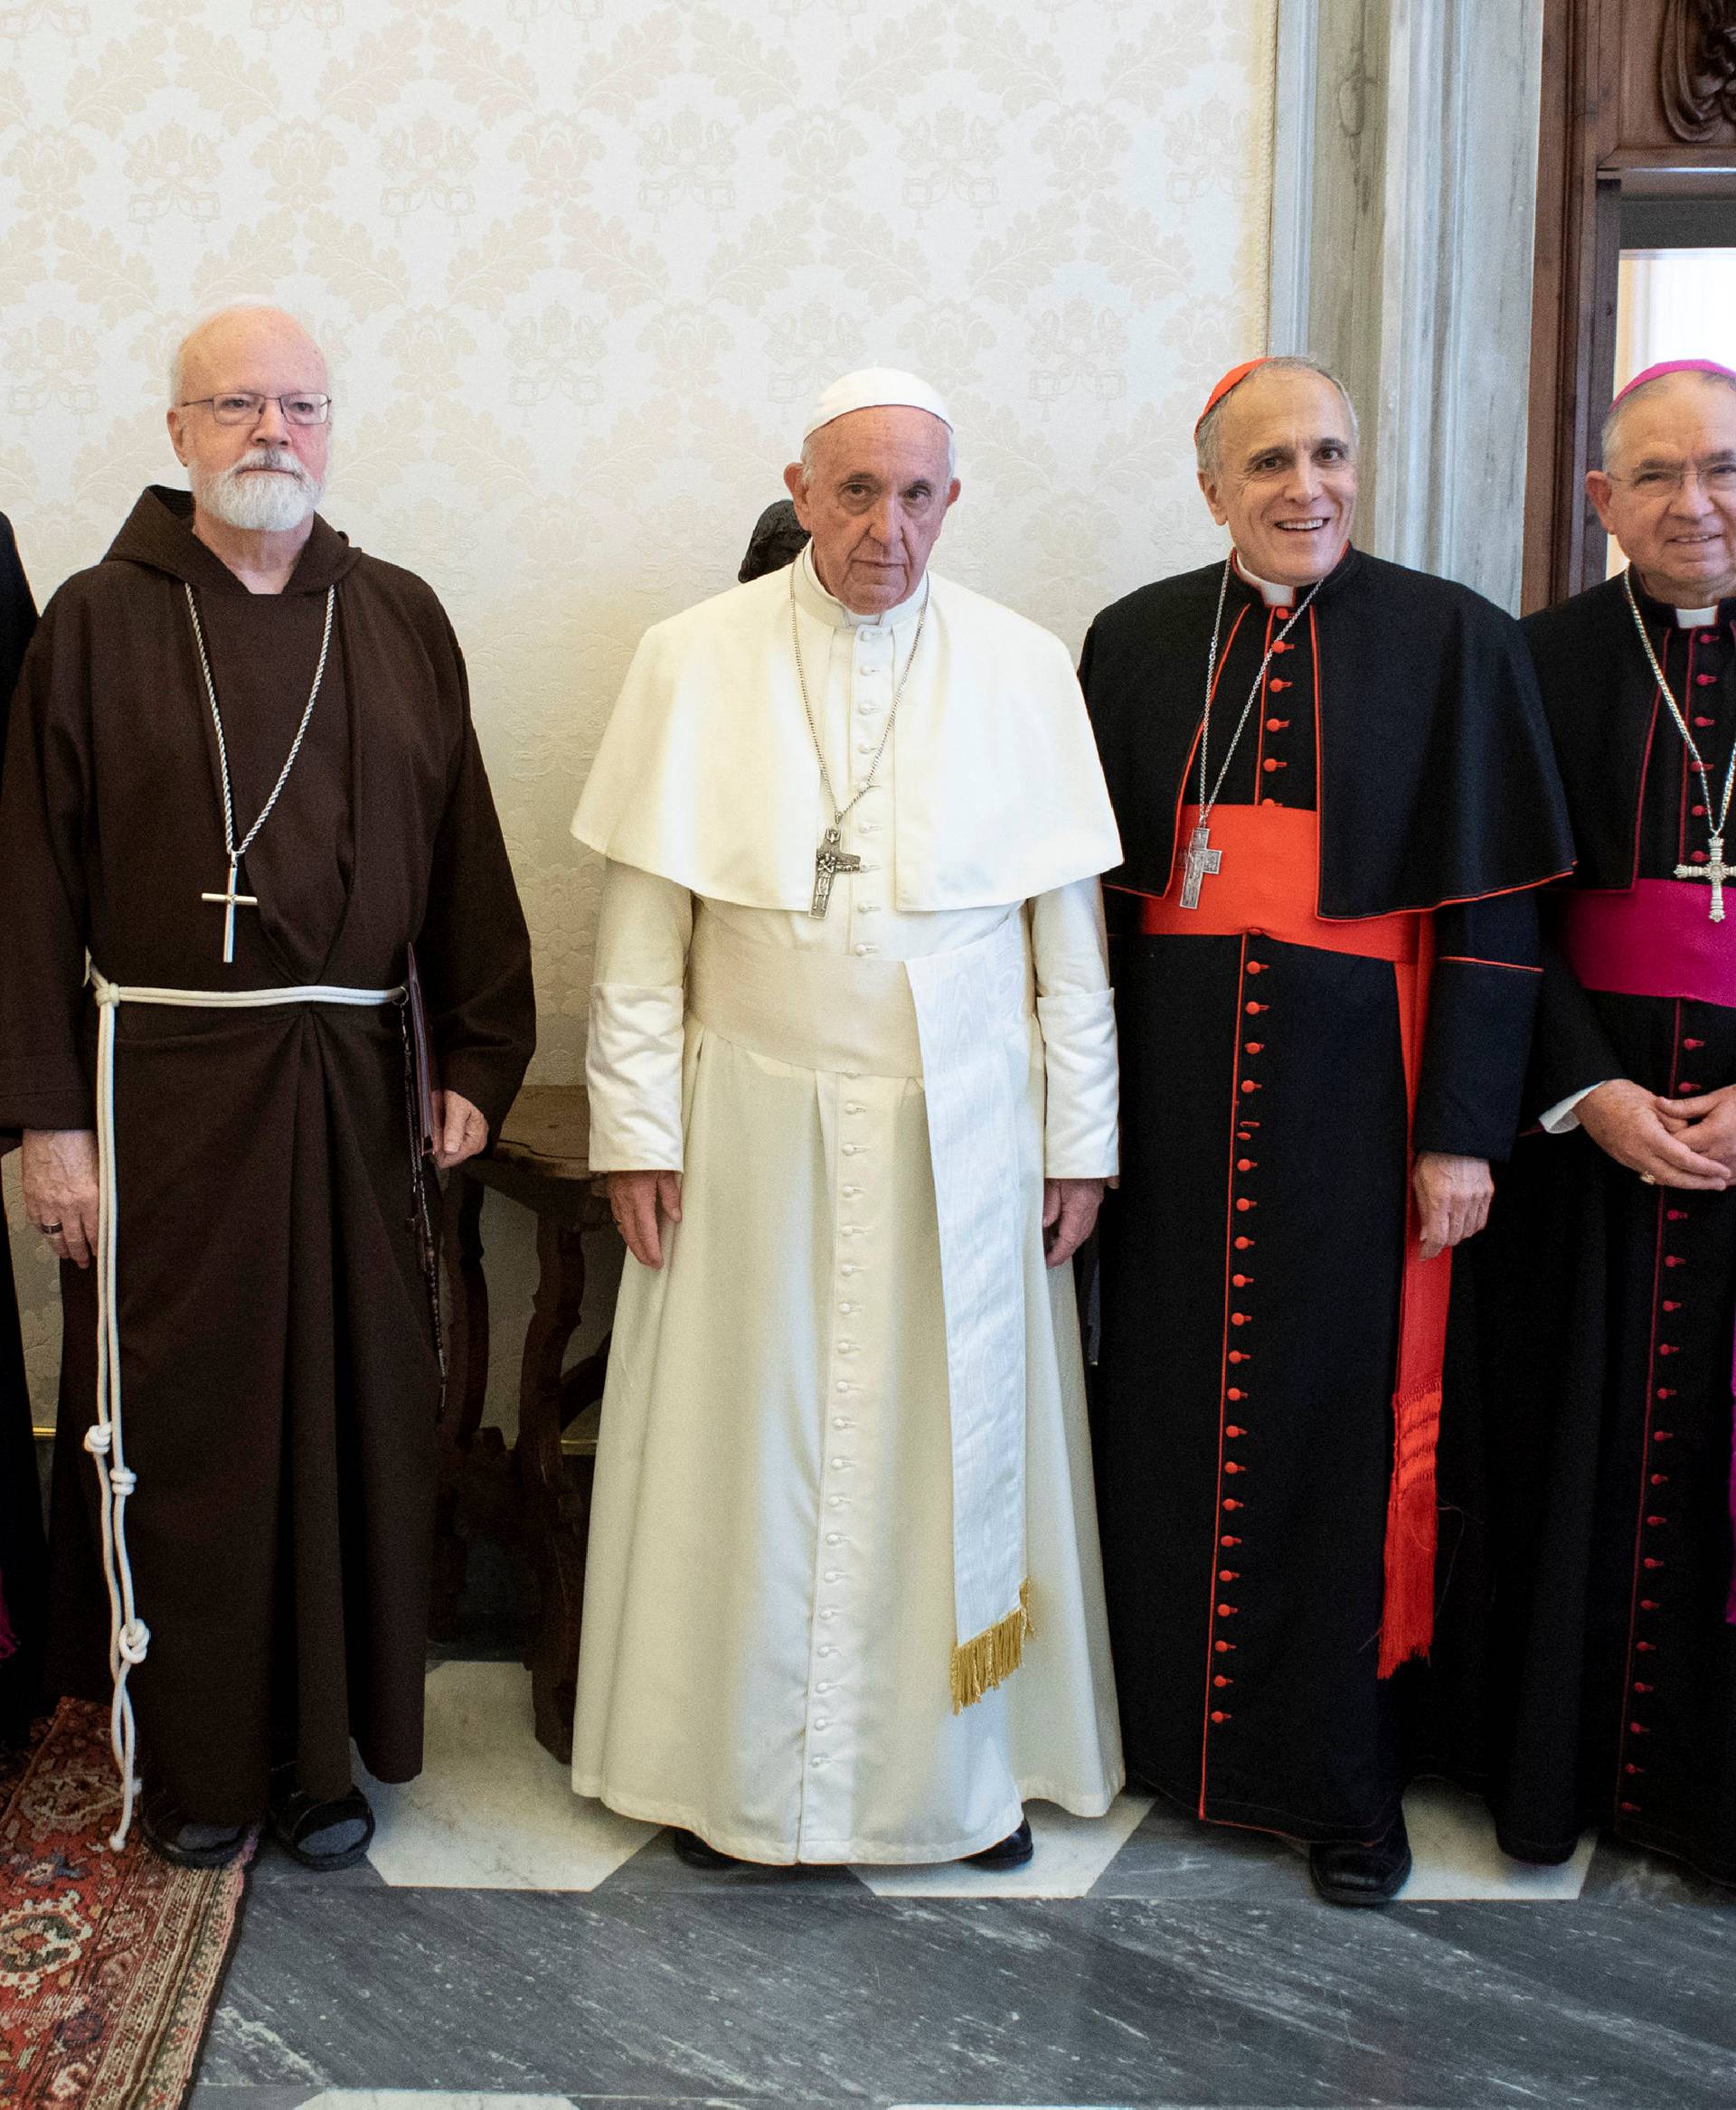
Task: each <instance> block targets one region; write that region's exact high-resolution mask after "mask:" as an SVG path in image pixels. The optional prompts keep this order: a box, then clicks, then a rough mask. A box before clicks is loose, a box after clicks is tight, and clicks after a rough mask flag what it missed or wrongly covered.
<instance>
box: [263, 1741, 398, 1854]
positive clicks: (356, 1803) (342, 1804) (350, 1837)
mask: <svg viewBox="0 0 1736 2110" xmlns="http://www.w3.org/2000/svg"><path fill="white" fill-rule="evenodd" d="M270 1817H271V1835H272V1837H273V1838H274V1839H275V1840H276V1841H277V1842H278V1845H279V1846H280V1847H282V1849H283V1851H285V1852H286V1853H287V1854H288V1856H289V1858H290V1860H296V1861H299V1862H300V1863H301V1865H302V1867H303V1868H305V1869H314V1870H317V1871H318V1872H319V1873H320V1874H322V1875H325V1874H330V1873H332V1872H333V1871H335V1870H338V1869H353V1868H354V1866H355V1865H356V1863H357V1862H358V1861H360V1860H364V1859H365V1858H366V1855H367V1851H368V1849H369V1847H370V1846H372V1845H373V1810H372V1809H371V1808H370V1807H369V1806H368V1798H367V1797H366V1795H364V1794H363V1793H362V1791H361V1789H360V1788H359V1787H352V1788H351V1789H350V1790H349V1792H348V1794H341V1795H335V1796H334V1797H333V1798H332V1799H331V1800H330V1801H329V1802H320V1801H318V1800H317V1799H316V1797H315V1796H313V1795H310V1794H308V1793H307V1790H306V1789H305V1788H299V1787H297V1786H296V1785H295V1767H294V1765H293V1764H291V1765H288V1766H273V1768H272V1770H271V1791H270Z"/></svg>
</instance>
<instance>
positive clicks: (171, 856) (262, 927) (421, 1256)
mask: <svg viewBox="0 0 1736 2110" xmlns="http://www.w3.org/2000/svg"><path fill="white" fill-rule="evenodd" d="M177 380H178V381H179V384H180V385H179V386H178V387H177V389H176V391H175V399H176V400H175V409H174V410H172V412H171V419H170V427H171V432H172V434H173V435H174V437H175V442H176V447H177V451H178V452H179V454H180V455H181V457H182V459H183V460H184V462H185V463H186V464H187V466H188V469H189V472H190V476H191V479H192V483H193V494H192V495H191V497H189V496H188V495H186V494H184V493H177V492H175V491H169V490H163V489H152V490H148V491H146V493H145V494H144V495H143V496H142V497H141V498H140V499H139V501H138V504H137V506H136V507H135V508H134V511H133V513H132V516H131V518H130V519H129V520H128V521H127V523H126V525H125V526H124V527H123V528H122V530H121V532H120V533H119V535H118V537H117V538H116V541H115V542H114V545H113V547H112V548H111V549H110V551H109V554H108V556H107V558H106V559H105V560H103V562H101V563H100V564H99V565H97V566H95V567H94V568H93V569H92V570H89V571H84V572H80V573H79V574H78V575H77V576H76V577H74V578H73V579H70V580H69V581H68V582H67V583H66V584H65V585H64V586H63V587H62V588H61V590H60V591H59V592H58V593H57V594H56V595H55V596H54V597H53V598H52V601H51V602H50V603H49V606H48V608H47V609H46V611H45V612H44V615H43V617H42V624H41V626H40V627H39V629H38V631H37V633H36V636H35V639H34V641H33V644H32V646H31V649H30V652H29V655H27V658H26V661H25V664H24V676H23V679H22V681H21V683H20V685H19V690H18V695H17V700H16V703H15V705H14V713H13V725H12V733H11V740H10V747H9V752H8V756H7V760H6V769H5V803H4V811H0V842H4V843H5V857H4V859H3V860H0V928H4V929H5V932H6V934H7V936H6V944H5V950H4V952H0V1126H9V1127H13V1128H22V1129H23V1130H24V1151H25V1163H24V1198H25V1205H26V1208H27V1210H29V1211H30V1214H31V1216H32V1220H33V1221H35V1222H37V1223H38V1224H39V1225H40V1226H41V1227H42V1229H45V1230H52V1236H53V1239H54V1243H55V1249H56V1250H57V1251H58V1252H59V1253H60V1254H61V1257H62V1258H63V1261H64V1263H65V1264H64V1265H63V1267H62V1269H61V1286H62V1295H63V1299H64V1308H65V1320H66V1326H65V1352H64V1358H63V1362H62V1368H61V1394H60V1411H59V1418H58V1426H57V1436H56V1457H55V1475H54V1494H53V1511H54V1514H53V1532H52V1553H53V1573H52V1620H51V1636H50V1652H51V1672H52V1674H53V1675H54V1676H55V1677H56V1678H57V1680H58V1681H59V1683H60V1686H61V1690H62V1691H72V1692H79V1693H82V1694H85V1695H86V1696H88V1697H91V1698H99V1697H106V1696H107V1694H108V1691H109V1683H110V1666H111V1662H112V1661H113V1658H112V1657H111V1653H110V1652H111V1650H113V1649H115V1647H116V1630H115V1623H114V1622H113V1620H112V1618H111V1614H110V1609H109V1602H108V1599H107V1596H106V1593H105V1589H104V1578H103V1572H102V1566H101V1559H100V1539H101V1531H100V1528H99V1527H100V1515H99V1511H100V1508H101V1506H102V1502H109V1516H110V1518H111V1520H112V1517H113V1514H114V1509H115V1506H117V1505H119V1504H124V1507H125V1523H126V1532H127V1549H128V1550H129V1551H130V1575H131V1592H130V1596H123V1600H122V1612H123V1615H124V1621H123V1623H122V1624H121V1626H120V1632H119V1644H120V1648H119V1653H120V1662H121V1666H122V1669H123V1670H124V1672H125V1673H126V1675H125V1689H126V1691H127V1692H128V1693H129V1694H130V1697H131V1699H132V1701H133V1703H134V1704H135V1706H136V1709H137V1729H138V1767H137V1770H138V1774H139V1776H140V1777H142V1779H143V1782H144V1785H145V1804H144V1815H145V1828H146V1834H147V1836H148V1837H149V1838H150V1840H151V1842H152V1843H153V1844H154V1845H156V1846H157V1847H158V1848H159V1850H161V1851H165V1852H167V1853H168V1854H169V1856H170V1858H172V1859H181V1860H188V1859H191V1860H195V1861H196V1862H200V1863H201V1864H203V1863H204V1862H206V1861H211V1860H222V1858H225V1857H226V1856H229V1855H232V1854H233V1853H234V1852H235V1851H238V1850H239V1846H240V1844H241V1839H242V1837H243V1836H244V1833H245V1829H246V1827H247V1826H248V1825H249V1824H250V1823H252V1822H254V1821H255V1820H256V1819H257V1818H258V1817H259V1815H260V1814H261V1813H262V1812H263V1811H264V1809H265V1808H266V1806H267V1803H268V1776H270V1777H269V1803H270V1806H271V1809H272V1813H273V1818H274V1823H275V1824H276V1828H277V1830H278V1835H279V1837H280V1838H281V1839H282V1840H283V1841H284V1842H285V1843H286V1845H288V1847H289V1848H290V1849H291V1850H292V1851H296V1852H297V1853H299V1854H300V1855H301V1856H302V1857H303V1858H304V1859H311V1860H313V1861H314V1863H315V1864H316V1865H319V1866H331V1865H336V1864H337V1863H339V1862H341V1861H342V1860H345V1859H349V1858H354V1855H355V1854H357V1853H359V1852H360V1851H362V1850H363V1847H364V1846H365V1842H366V1835H367V1832H368V1831H369V1830H370V1829H371V1821H370V1819H369V1817H368V1813H367V1811H366V1807H365V1804H363V1803H362V1801H361V1798H360V1796H359V1795H358V1794H354V1792H353V1790H352V1786H351V1777H350V1744H351V1738H354V1741H355V1744H356V1746H357V1747H358V1748H359V1750H360V1752H361V1755H362V1758H363V1763H364V1764H365V1765H366V1766H367V1767H368V1769H369V1770H370V1771H371V1772H372V1773H373V1775H374V1776H376V1777H377V1778H379V1779H382V1780H391V1781H401V1780H405V1779H408V1778H410V1777H411V1776H413V1775H414V1774H415V1773H416V1772H417V1771H418V1769H419V1768H420V1764H421V1726H422V1683H423V1661H424V1648H425V1643H426V1635H427V1599H428V1588H429V1559H430V1553H431V1543H432V1533H433V1504H434V1482H435V1471H436V1455H435V1418H436V1415H437V1412H438V1408H439V1393H440V1370H439V1360H438V1352H437V1341H436V1333H435V1326H434V1320H433V1314H432V1313H431V1310H430V1299H429V1295H428V1294H427V1284H426V1282H425V1279H424V1263H425V1249H424V1246H423V1241H422V1237H421V1232H422V1223H421V1217H422V1213H423V1211H422V1207H421V1200H422V1199H425V1197H422V1198H420V1199H419V1192H418V1182H417V1176H416V1174H417V1162H418V1161H417V1155H416V1151H415V1142H414V1137H413V1135H412V1128H413V1121H412V1116H411V1109H410V1104H409V1095H408V1093H407V1071H408V1069H409V1064H408V1062H407V1041H406V1035H405V1033H404V1031H403V1030H402V1028H403V1016H404V1007H403V1004H402V1003H401V994H402V991H403V987H404V984H405V981H406V972H407V950H408V948H409V947H410V946H411V945H412V944H413V946H414V947H415V950H416V956H417V962H418V965H419V966H420V977H421V984H422V987H423V990H424V991H425V994H426V999H427V1013H428V1021H429V1035H430V1038H431V1040H432V1042H433V1047H434V1051H435V1053H436V1055H437V1057H438V1060H439V1068H440V1073H441V1079H442V1082H443V1086H444V1102H443V1107H442V1108H441V1110H440V1115H439V1124H438V1137H437V1141H438V1144H439V1162H441V1163H456V1162H458V1159H459V1158H461V1157H463V1156H466V1155H467V1154H470V1153H471V1152H472V1151H473V1150H474V1149H475V1148H476V1147H478V1146H479V1144H480V1143H481V1141H482V1140H483V1137H484V1135H486V1134H488V1133H491V1132H494V1131H495V1130H497V1129H498V1126H499V1124H500V1121H501V1119H502V1117H503V1116H504V1115H505V1112H506V1110H507V1108H508V1107H509V1106H510V1105H511V1102H512V1099H513V1097H514V1093H515V1091H516V1090H517V1088H518V1084H519V1080H520V1079H521V1078H522V1076H523V1074H524V1067H525V1064H526V1061H527V1060H528V1059H529V1056H530V1052H531V1048H532V1044H533V1037H534V1009H533V996H532V986H531V970H530V952H529V944H528V939H527V937H526V932H525V928H524V918H523V916H522V914H521V912H520V909H519V904H518V898H517V894H516V891H515V890H514V884H513V877H512V872H511V870H510V868H509V866H508V863H507V859H506V852H505V845H504V843H503V842H502V838H501V832H500V827H499V824H498V822H497V820H496V818H495V807H494V802H493V799H492V797H491V796H490V793H489V787H488V780H487V777H486V773H485V770H484V768H483V763H482V758H481V755H480V753H479V752H478V749H477V745H476V733H475V730H474V729H473V727H472V724H471V720H470V708H469V699H468V695H467V687H466V681H465V669H464V661H463V658H462V656H461V655H460V654H459V651H458V643H457V640H456V639H455V638H454V636H453V634H452V629H451V626H450V625H449V624H448V621H447V618H446V616H445V614H444V613H443V611H442V609H441V608H440V605H439V601H438V600H437V599H436V598H435V597H434V595H433V593H432V592H431V591H430V590H429V588H428V587H427V586H426V585H425V584H424V583H423V582H422V581H421V580H420V579H417V578H415V577H414V576H413V575H412V574H410V572H407V571H402V570H399V569H397V567H395V566H393V565H391V564H387V563H383V562H382V561H381V560H379V559H378V558H375V557H371V556H367V555H364V554H363V552H362V551H359V550H357V549H356V548H354V545H352V544H351V543H350V542H347V541H346V540H345V539H344V536H343V535H341V534H339V533H338V532H336V531H335V529H333V528H332V527H330V526H329V525H327V523H325V520H324V519H323V518H322V517H321V516H320V515H319V514H318V513H316V512H315V511H314V510H313V508H314V505H315V504H316V500H317V497H318V495H319V491H320V488H321V485H322V483H323V474H324V468H325V441H324V435H325V430H326V421H327V419H328V418H329V411H330V400H329V398H328V397H327V396H326V395H325V370H324V363H323V361H322V360H321V359H320V356H319V353H318V351H317V348H316V346H314V345H313V344H311V343H310V342H309V341H308V339H307V337H306V335H305V334H304V333H302V332H301V331H300V330H299V328H298V327H297V325H294V324H293V323H292V322H291V321H290V319H289V318H288V317H287V316H280V315H278V314H276V313H275V312H274V311H272V310H269V309H241V310H233V311H230V312H229V313H227V314H225V315H223V316H219V317H217V318H215V319H214V320H213V321H212V322H211V323H209V324H207V325H205V326H204V327H203V329H202V330H201V331H199V332H197V333H195V334H194V336H193V338H191V339H190V340H189V341H188V343H187V344H186V345H185V346H184V348H183V352H182V354H181V357H180V359H179V361H178V362H177ZM323 641H324V642H323ZM322 652H323V653H324V659H323V672H322V671H321V669H322ZM206 664H208V667H209V676H210V684H209V686H208V685H207V680H206ZM213 693H214V696H215V699H216V706H215V707H213V703H212V695H213ZM310 697H311V699H312V701H311V703H310V702H309V699H310ZM220 720H221V724H222V735H220V733H219V730H218V728H219V722H220ZM297 742H298V743H299V744H297ZM292 757H293V759H291V758H292ZM226 782H227V783H228V784H229V786H230V796H229V797H228V800H227V803H228V804H229V805H231V807H232V840H233V841H234V842H235V843H237V844H239V843H241V841H242V840H243V839H244V838H245V837H246V836H248V835H249V834H253V841H252V843H251V846H250V848H249V849H248V851H247V852H246V854H245V856H244V857H243V858H242V859H241V863H240V866H239V870H236V869H234V868H232V867H231V865H230V861H229V852H228V851H227V850H226V839H231V838H226V828H231V821H229V820H226V815H225V805H226V797H225V790H224V786H225V783H226ZM274 796H275V804H274V803H272V802H273V799H274ZM268 809H269V810H268ZM262 815H263V816H264V818H263V819H261V816H262ZM256 824H257V833H255V829H256ZM213 895H215V896H216V897H217V898H216V899H214V900H213V899H212V897H213ZM231 895H233V896H235V897H237V900H236V901H235V903H233V904H231V902H230V900H229V897H230V896H231ZM231 928H232V947H231V945H230V944H228V943H226V941H225V933H226V931H227V930H229V929H231ZM231 949H232V955H233V956H232V958H231V957H230V956H229V954H230V952H231ZM87 951H88V953H89V955H90V959H91V961H92V962H93V963H94V967H95V969H96V971H97V972H98V974H99V975H101V976H102V977H105V978H106V982H105V984H103V985H93V986H94V987H95V994H97V995H98V996H99V997H100V996H102V995H103V988H104V987H105V986H106V987H107V988H109V990H110V992H111V993H112V991H113V990H117V989H118V991H119V993H120V998H121V1001H120V1002H119V1003H118V1007H115V1008H113V1010H112V1013H111V1021H112V1031H113V1054H114V1063H113V1080H114V1122H113V1151H112V1162H113V1168H114V1173H115V1177H116V1182H117V1187H118V1273H117V1286H116V1297H115V1301H114V1304H113V1305H112V1307H109V1314H108V1315H109V1317H110V1318H111V1319H112V1322H113V1326H114V1330H115V1333H116V1334H117V1335H118V1343H119V1368H120V1375H121V1380H122V1394H123V1397H124V1414H123V1415H122V1417H121V1422H120V1428H119V1432H118V1433H117V1432H116V1430H115V1429H114V1428H113V1427H111V1426H110V1425H111V1422H112V1419H113V1410H114V1406H115V1401H114V1399H113V1397H112V1393H110V1394H109V1396H108V1403H107V1409H106V1410H105V1408H104V1405H103V1399H104V1395H103V1394H102V1393H100V1392H99V1389H98V1355H97V1345H98V1339H99V1287H100V1282H101V1269H100V1267H87V1266H82V1265H80V1261H81V1260H82V1259H83V1258H85V1257H86V1256H87V1254H88V1251H89V1249H90V1246H91V1244H92V1243H93V1242H95V1241H97V1240H98V1239H99V1225H98V1222H97V1210H96V1200H97V1195H98V1192H99V1185H98V1177H97V1168H98V1167H99V1163H100V1158H99V1148H98V1145H97V1143H96V1140H95V1138H93V1136H92V1135H91V1134H90V1131H91V1129H92V1127H93V1125H94V1124H95V1123H96V1122H98V1121H99V1120H100V1117H101V1113H102V1106H103V1098H104V1096H105V1095H104V1094H103V1091H102V1082H103V1073H102V1064H101V1060H100V1050H101V1045H102V1042H101V1040H100V1039H99V1007H98V1004H97V1003H93V1001H92V997H93V987H87V985H86V979H85V959H86V954H87ZM165 991H166V992H168V993H169V994H168V1001H166V1002H165V1001H161V993H162V992H165ZM297 992H299V994H298V995H297V994H295V993H297ZM311 992H332V993H335V994H329V995H327V994H310V993H311ZM393 992H396V993H397V995H396V996H394V995H393V994H392V993H393ZM260 993H268V994H270V995H271V997H272V1001H269V1002H267V1003H261V1004H255V1005H241V1006H237V1005H236V1004H235V1001H234V1000H235V999H237V998H238V997H243V996H246V995H249V994H252V995H255V996H257V995H258V994H260ZM285 993H288V994H285ZM382 995H383V996H384V998H385V1000H384V1001H382V1000H381V998H382ZM346 997H347V998H351V999H354V1001H346ZM202 999H204V1000H209V1001H202ZM104 1008H105V1009H106V1008H108V1003H107V999H106V998H105V1000H104ZM100 1030H101V1031H102V1033H104V1034H106V1033H107V1032H108V1031H109V1023H107V1022H105V1023H104V1024H103V1025H102V1027H101V1029H100ZM33 1153H34V1162H35V1165H36V1171H35V1173H34V1175H33V1169H32V1165H33ZM93 1425H94V1427H95V1429H96V1431H97V1433H96V1434H95V1436H92V1435H91V1434H90V1433H89V1432H91V1431H92V1429H93ZM92 1444H94V1446H95V1455H87V1448H88V1447H89V1446H91V1445H92ZM123 1444H124V1455H125V1471H126V1473H127V1474H128V1475H136V1476H137V1485H136V1488H132V1489H131V1490H130V1491H129V1490H128V1488H127V1486H126V1485H125V1484H121V1483H120V1481H119V1474H118V1471H117V1468H118V1466H119V1465H120V1456H121V1449H122V1446H123ZM99 1489H100V1490H102V1491H103V1493H102V1502H99ZM115 1565H116V1568H117V1569H118V1573H119V1578H120V1581H121V1584H122V1586H123V1589H125V1587H126V1586H127V1564H126V1562H124V1561H119V1560H118V1561H117V1562H116V1564H115ZM135 1620H136V1621H137V1626H135V1625H134V1622H135ZM141 1628H142V1629H146V1630H148V1635H147V1643H146V1634H144V1633H141V1632H140V1631H138V1629H141ZM123 1723H124V1717H123ZM122 1756H123V1757H124V1749H123V1753H122ZM123 1822H124V1820H123Z"/></svg>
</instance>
